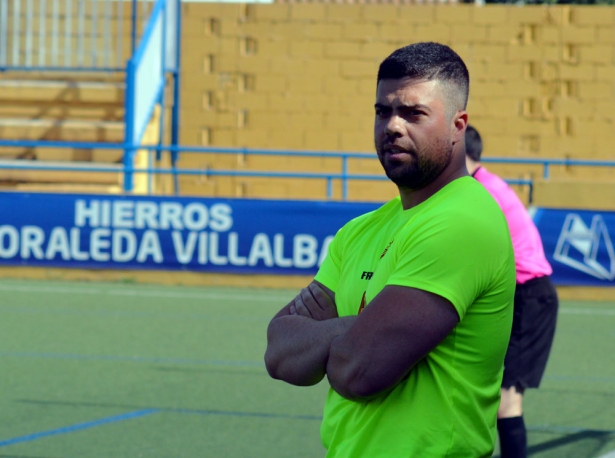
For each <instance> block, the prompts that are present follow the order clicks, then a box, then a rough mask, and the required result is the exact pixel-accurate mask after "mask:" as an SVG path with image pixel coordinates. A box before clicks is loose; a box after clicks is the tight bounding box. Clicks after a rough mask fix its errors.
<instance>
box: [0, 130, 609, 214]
mask: <svg viewBox="0 0 615 458" xmlns="http://www.w3.org/2000/svg"><path fill="white" fill-rule="evenodd" d="M16 146H22V147H50V148H82V149H94V148H98V149H108V150H127V149H136V148H139V149H145V150H150V151H170V152H172V153H197V154H228V155H242V156H283V157H315V158H336V159H339V160H340V171H339V172H323V173H305V172H278V171H269V170H228V169H227V170H225V169H215V168H207V169H185V168H177V167H170V168H154V167H147V168H138V167H134V166H133V165H132V164H130V163H127V162H125V163H124V165H123V167H118V166H117V165H98V166H96V165H88V166H87V167H83V166H81V167H79V166H76V165H74V164H73V165H71V164H67V165H60V164H58V163H52V164H45V163H41V162H39V161H11V162H8V161H7V162H4V163H0V170H2V169H6V170H40V171H73V172H80V171H88V172H101V173H104V172H106V173H118V172H122V173H123V174H124V177H126V175H133V174H137V173H145V174H148V175H152V176H153V175H172V176H174V177H177V176H179V175H191V176H201V177H214V176H224V177H251V178H273V179H275V178H300V179H311V180H322V181H323V182H324V183H325V184H326V189H327V198H328V199H334V186H333V183H334V182H336V181H337V182H339V183H341V199H342V200H349V198H350V197H349V193H348V183H349V182H350V181H386V180H388V178H387V177H386V176H385V175H383V174H382V173H379V174H357V173H350V172H349V161H351V160H371V161H374V160H375V156H374V155H370V154H366V153H350V152H348V153H347V152H327V151H284V150H269V149H249V148H217V147H196V146H176V145H151V146H146V145H131V144H125V143H75V142H58V141H47V142H41V141H35V140H0V148H2V147H16ZM481 161H482V162H486V163H496V164H515V165H539V166H541V167H542V178H543V179H549V178H550V170H551V167H552V166H555V165H557V166H565V167H605V168H612V169H615V161H600V160H580V159H558V158H506V157H483V158H481ZM505 181H506V182H507V183H508V184H511V185H520V186H527V187H528V191H529V203H532V191H533V187H534V180H533V179H532V178H527V179H525V178H522V179H518V178H505ZM177 191H178V189H176V193H177Z"/></svg>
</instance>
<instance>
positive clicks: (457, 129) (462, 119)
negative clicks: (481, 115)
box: [451, 110, 468, 144]
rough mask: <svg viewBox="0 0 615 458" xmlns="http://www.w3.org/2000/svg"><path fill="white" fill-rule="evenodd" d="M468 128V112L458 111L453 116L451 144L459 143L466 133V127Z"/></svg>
mask: <svg viewBox="0 0 615 458" xmlns="http://www.w3.org/2000/svg"><path fill="white" fill-rule="evenodd" d="M467 126H468V112H467V111H465V110H460V111H458V112H457V113H455V115H454V116H453V123H452V126H451V127H452V130H453V132H452V133H453V144H455V143H457V142H459V141H461V140H462V139H463V138H464V136H465V133H466V127H467Z"/></svg>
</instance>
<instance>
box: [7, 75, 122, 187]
mask: <svg viewBox="0 0 615 458" xmlns="http://www.w3.org/2000/svg"><path fill="white" fill-rule="evenodd" d="M124 91H125V84H124V82H123V81H122V79H121V78H120V77H117V76H111V77H110V76H106V75H100V76H98V75H92V76H90V77H89V78H88V77H87V76H85V77H84V76H82V75H78V74H77V75H70V76H69V75H64V76H62V75H51V76H50V75H40V74H32V73H17V74H13V73H11V72H7V73H4V74H0V138H2V139H3V140H36V141H55V142H75V143H82V142H85V143H98V142H112V143H121V142H123V140H124ZM122 156H123V152H122V151H121V150H116V151H113V150H104V149H100V148H78V147H72V148H67V147H41V146H38V147H36V146H35V147H23V146H17V147H10V148H6V147H5V148H0V158H1V160H2V161H11V160H17V159H18V160H23V161H41V162H44V163H45V164H46V165H49V166H54V165H56V166H60V165H64V166H66V165H67V163H69V164H71V165H74V166H75V167H80V168H86V169H87V168H88V167H89V166H95V165H96V164H104V165H106V166H109V165H110V164H118V165H117V168H118V170H117V173H115V174H112V173H99V172H95V171H91V172H77V173H76V172H70V171H54V172H46V171H43V170H6V169H0V189H12V190H20V191H73V192H91V193H118V192H120V191H121V180H122V178H121V167H120V166H119V164H120V163H121V161H122Z"/></svg>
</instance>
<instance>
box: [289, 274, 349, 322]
mask: <svg viewBox="0 0 615 458" xmlns="http://www.w3.org/2000/svg"><path fill="white" fill-rule="evenodd" d="M290 314H291V315H301V316H305V317H307V318H312V319H314V320H316V321H323V320H329V319H331V318H337V317H338V315H337V307H336V306H335V301H334V300H333V299H332V298H331V297H330V296H329V295H328V294H327V292H326V291H325V290H324V289H323V288H322V287H321V286H320V285H319V284H318V283H316V282H312V283H310V284H309V285H308V287H307V288H303V289H302V290H301V293H299V294H298V295H297V297H295V299H294V300H293V302H292V303H291V305H290Z"/></svg>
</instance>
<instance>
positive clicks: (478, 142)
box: [466, 124, 483, 162]
mask: <svg viewBox="0 0 615 458" xmlns="http://www.w3.org/2000/svg"><path fill="white" fill-rule="evenodd" d="M481 154H483V140H482V139H481V138H480V134H479V133H478V131H477V130H476V129H475V128H474V127H472V126H471V125H469V124H468V125H467V127H466V156H468V157H469V158H470V159H472V160H473V161H474V162H480V155H481Z"/></svg>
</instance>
